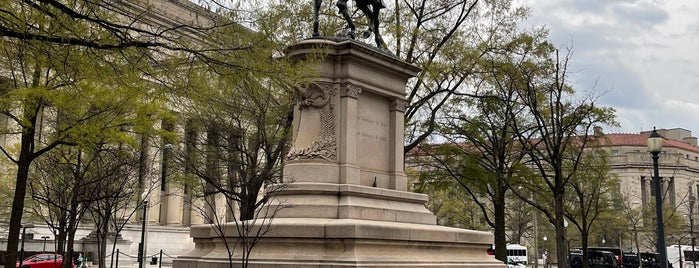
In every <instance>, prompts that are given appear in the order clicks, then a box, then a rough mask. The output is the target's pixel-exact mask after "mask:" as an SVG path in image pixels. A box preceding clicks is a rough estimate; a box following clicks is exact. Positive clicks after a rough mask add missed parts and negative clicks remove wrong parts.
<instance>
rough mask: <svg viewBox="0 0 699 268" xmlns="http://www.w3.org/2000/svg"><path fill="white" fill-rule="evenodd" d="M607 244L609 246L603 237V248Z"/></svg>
mask: <svg viewBox="0 0 699 268" xmlns="http://www.w3.org/2000/svg"><path fill="white" fill-rule="evenodd" d="M605 244H607V240H604V237H603V238H602V246H604V245H605Z"/></svg>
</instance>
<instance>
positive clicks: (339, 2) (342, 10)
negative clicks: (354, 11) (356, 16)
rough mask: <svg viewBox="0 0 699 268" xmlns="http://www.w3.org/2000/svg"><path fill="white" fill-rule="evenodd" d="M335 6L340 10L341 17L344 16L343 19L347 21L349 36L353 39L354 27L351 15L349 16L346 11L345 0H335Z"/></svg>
mask: <svg viewBox="0 0 699 268" xmlns="http://www.w3.org/2000/svg"><path fill="white" fill-rule="evenodd" d="M336 5H337V8H338V9H339V10H340V14H342V17H343V18H345V21H347V26H348V27H349V29H350V32H349V34H348V35H349V37H350V38H352V39H354V37H355V34H354V31H355V30H356V27H354V23H352V17H350V15H349V13H347V0H337V4H336Z"/></svg>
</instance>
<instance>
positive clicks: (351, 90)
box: [340, 83, 362, 99]
mask: <svg viewBox="0 0 699 268" xmlns="http://www.w3.org/2000/svg"><path fill="white" fill-rule="evenodd" d="M340 92H342V93H341V95H340V96H341V97H350V98H353V99H358V98H359V94H362V88H361V87H359V86H355V85H352V84H349V83H347V84H342V87H341V88H340Z"/></svg>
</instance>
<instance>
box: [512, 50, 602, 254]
mask: <svg viewBox="0 0 699 268" xmlns="http://www.w3.org/2000/svg"><path fill="white" fill-rule="evenodd" d="M544 49H545V50H547V51H548V52H547V54H548V55H549V57H547V58H544V59H542V60H541V61H539V62H533V63H532V64H531V65H529V66H528V67H529V68H527V69H523V70H520V71H521V73H520V74H519V77H520V78H521V79H522V80H521V83H518V84H517V85H518V89H517V94H518V95H519V98H520V99H521V101H522V103H523V104H524V105H525V106H526V107H527V109H526V110H527V113H528V114H529V115H530V116H531V117H530V118H531V122H528V124H525V125H524V126H517V128H518V130H517V131H516V133H521V134H520V135H519V140H520V143H521V144H522V146H523V148H524V150H527V151H528V165H530V166H531V167H532V168H533V169H534V170H535V171H536V174H537V175H538V178H536V180H535V181H532V182H531V183H530V187H533V188H530V189H529V190H534V189H537V190H538V191H539V192H543V191H545V192H547V193H548V194H550V196H549V197H550V199H549V200H552V206H551V207H547V206H544V205H542V204H539V203H535V202H531V201H530V202H529V203H530V205H532V206H534V207H535V208H537V209H538V210H539V211H541V212H542V213H543V214H544V215H545V217H546V218H547V219H548V220H549V222H551V224H553V226H554V227H555V230H556V241H555V242H556V252H557V254H556V255H557V262H558V263H559V264H560V263H565V262H566V256H567V254H566V234H565V227H564V224H563V222H564V218H565V214H564V207H565V196H566V189H567V187H568V186H569V183H570V181H571V179H572V178H573V176H574V175H575V174H576V173H577V172H578V168H579V166H580V163H581V160H582V158H583V156H584V154H583V152H584V151H585V149H586V148H588V147H589V146H590V143H589V142H590V139H589V138H588V135H589V134H588V133H589V132H590V131H591V128H592V126H594V125H597V124H615V122H614V110H613V109H611V108H606V107H598V106H597V105H595V101H596V98H597V97H596V96H594V95H589V96H582V97H577V98H574V97H573V96H574V94H575V90H574V89H573V87H572V86H571V85H570V84H569V82H568V78H569V73H568V66H569V65H568V64H569V60H570V56H571V54H570V52H568V53H567V54H564V55H563V56H562V57H561V55H560V52H559V50H558V49H554V48H553V46H551V45H547V46H545V47H544ZM590 94H592V93H590ZM539 187H540V188H539ZM517 195H518V196H519V197H520V198H523V199H525V200H526V199H527V197H526V195H524V194H523V193H518V194H517Z"/></svg>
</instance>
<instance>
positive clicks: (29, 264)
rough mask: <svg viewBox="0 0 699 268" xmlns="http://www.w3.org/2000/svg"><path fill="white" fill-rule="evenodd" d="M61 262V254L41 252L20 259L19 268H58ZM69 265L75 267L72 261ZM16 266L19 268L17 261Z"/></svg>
mask: <svg viewBox="0 0 699 268" xmlns="http://www.w3.org/2000/svg"><path fill="white" fill-rule="evenodd" d="M62 264H63V256H61V255H59V254H53V253H43V254H36V255H34V256H31V257H29V258H26V259H25V260H24V261H22V267H21V268H60V267H61V265H62ZM70 267H71V268H74V267H75V265H73V262H71V263H70ZM17 268H20V267H19V262H17Z"/></svg>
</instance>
